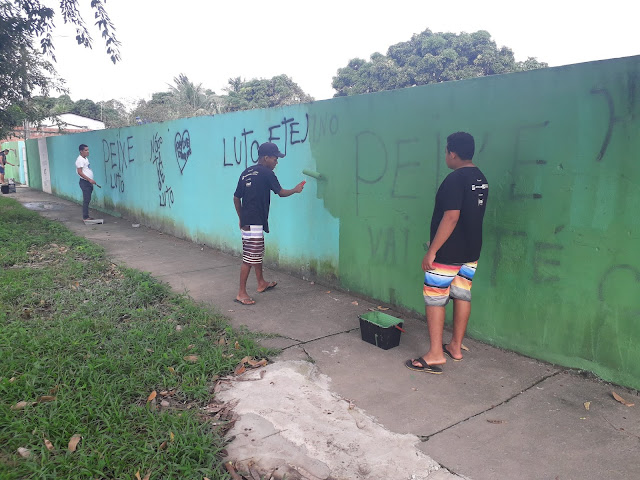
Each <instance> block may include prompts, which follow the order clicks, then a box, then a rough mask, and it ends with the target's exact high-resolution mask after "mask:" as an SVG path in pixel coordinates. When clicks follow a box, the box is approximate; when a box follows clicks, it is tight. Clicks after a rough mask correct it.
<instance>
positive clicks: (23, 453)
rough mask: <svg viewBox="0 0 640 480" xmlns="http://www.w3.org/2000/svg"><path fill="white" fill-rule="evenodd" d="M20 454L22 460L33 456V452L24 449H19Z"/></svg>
mask: <svg viewBox="0 0 640 480" xmlns="http://www.w3.org/2000/svg"><path fill="white" fill-rule="evenodd" d="M18 453H19V454H20V456H21V457H22V458H29V457H30V456H31V450H29V449H28V448H24V447H18Z"/></svg>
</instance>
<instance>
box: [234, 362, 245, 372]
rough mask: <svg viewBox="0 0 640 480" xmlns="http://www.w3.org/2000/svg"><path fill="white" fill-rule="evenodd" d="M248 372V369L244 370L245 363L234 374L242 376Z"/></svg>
mask: <svg viewBox="0 0 640 480" xmlns="http://www.w3.org/2000/svg"><path fill="white" fill-rule="evenodd" d="M246 371H247V369H246V368H244V363H241V364H239V365H238V366H237V367H236V369H235V370H234V371H233V373H235V374H236V375H241V374H243V373H244V372H246Z"/></svg>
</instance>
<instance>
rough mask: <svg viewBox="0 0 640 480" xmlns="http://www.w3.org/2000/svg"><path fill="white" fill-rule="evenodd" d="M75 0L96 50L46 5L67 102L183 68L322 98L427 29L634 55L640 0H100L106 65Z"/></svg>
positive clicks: (581, 55) (519, 51)
mask: <svg viewBox="0 0 640 480" xmlns="http://www.w3.org/2000/svg"><path fill="white" fill-rule="evenodd" d="M78 1H79V3H80V4H81V11H82V12H83V16H84V18H85V20H86V22H87V23H88V24H89V31H90V32H91V34H92V37H93V39H94V44H93V49H92V50H88V49H84V48H82V47H80V46H78V45H77V44H76V41H75V31H74V30H73V29H70V28H69V27H68V26H65V25H64V24H63V22H62V17H61V15H60V13H59V9H58V8H57V6H56V7H54V8H55V9H56V17H55V18H56V29H55V30H54V33H53V34H54V42H55V47H56V56H57V59H58V62H57V64H56V68H57V70H58V73H59V74H60V75H61V76H62V77H63V78H64V79H66V81H67V88H69V90H70V95H71V98H72V99H73V100H74V101H77V100H80V99H82V98H89V99H91V100H93V101H101V100H110V99H119V100H123V101H125V102H127V103H129V102H133V101H135V100H137V99H139V98H145V99H149V98H150V97H151V93H153V92H159V91H166V90H167V88H168V87H167V84H171V83H173V78H174V77H177V76H178V75H179V74H180V73H184V74H185V75H187V77H189V79H190V80H191V81H193V82H194V83H196V84H197V83H201V84H202V86H203V87H204V88H210V89H212V90H214V91H215V92H216V93H218V94H222V93H224V92H223V90H222V89H223V88H224V87H226V86H227V80H228V79H229V78H231V77H238V76H240V77H242V78H243V79H245V80H250V79H252V78H271V77H272V76H274V75H280V74H286V75H288V76H289V77H291V78H292V79H293V80H294V81H295V82H296V83H297V84H298V85H300V87H302V89H303V90H304V91H305V92H307V93H309V94H311V95H312V96H313V97H315V99H316V100H322V99H326V98H331V97H332V95H333V93H334V91H333V89H332V88H331V80H332V77H333V76H334V75H335V74H336V72H337V70H338V68H341V67H344V66H345V65H346V64H347V62H348V61H349V60H350V59H352V58H354V57H360V58H364V59H367V60H368V59H369V57H370V55H371V54H372V53H374V52H380V53H383V54H386V51H387V48H388V47H389V46H390V45H393V44H395V43H398V42H403V41H407V40H409V39H410V38H411V36H412V34H414V33H420V32H422V31H424V30H425V29H427V28H429V29H431V31H433V32H455V33H460V32H468V33H471V32H475V31H477V30H487V31H488V32H489V33H490V34H491V36H492V38H493V40H494V41H495V42H496V43H497V45H498V46H499V47H500V46H507V47H509V48H511V49H512V50H513V52H514V54H515V57H516V60H525V59H526V58H527V57H536V58H537V59H538V60H540V61H544V62H547V63H548V64H549V65H550V66H559V65H567V64H573V63H580V62H587V61H592V60H602V59H607V58H618V57H625V56H631V55H638V54H640V41H639V39H640V33H639V25H640V1H638V0H609V1H607V2H595V0H586V1H585V0H580V1H576V0H536V1H530V2H518V1H514V0H455V1H449V2H447V1H442V0H439V1H431V0H394V1H385V2H381V1H376V0H318V1H316V2H310V1H305V0H271V1H268V0H262V1H260V0H244V1H231V0H228V1H224V2H220V1H216V0H179V1H175V0H173V1H166V0H153V1H152V0H127V1H124V0H108V1H107V2H106V3H105V6H106V9H107V11H108V13H109V15H110V17H111V20H112V21H113V23H114V24H115V27H116V35H117V38H118V40H119V41H120V42H121V43H122V45H121V57H122V60H121V62H119V63H118V64H117V65H113V64H112V63H111V61H110V59H109V58H108V56H107V55H106V53H105V47H104V43H103V42H102V39H101V37H100V34H99V32H98V31H97V28H96V27H95V26H93V22H94V19H93V13H92V12H91V9H90V8H89V5H90V1H89V0H78ZM45 3H48V4H51V5H56V4H58V3H59V1H57V0H47V1H46V2H45ZM56 95H57V94H56Z"/></svg>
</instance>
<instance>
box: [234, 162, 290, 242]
mask: <svg viewBox="0 0 640 480" xmlns="http://www.w3.org/2000/svg"><path fill="white" fill-rule="evenodd" d="M280 190H282V187H281V186H280V182H279V181H278V177H276V174H275V173H273V170H271V169H270V168H269V167H266V166H264V165H260V164H257V165H254V166H252V167H249V168H247V169H246V170H245V171H244V172H242V174H241V175H240V179H239V180H238V186H237V187H236V191H235V193H234V194H233V195H234V196H235V197H237V198H239V199H241V200H242V209H241V213H240V222H241V223H242V226H245V225H262V227H263V229H264V231H265V232H266V233H269V206H270V204H271V192H272V191H273V192H274V193H280Z"/></svg>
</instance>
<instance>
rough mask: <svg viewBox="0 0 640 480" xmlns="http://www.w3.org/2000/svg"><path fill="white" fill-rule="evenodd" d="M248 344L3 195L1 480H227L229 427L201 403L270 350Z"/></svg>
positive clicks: (250, 340)
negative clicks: (229, 376) (225, 460)
mask: <svg viewBox="0 0 640 480" xmlns="http://www.w3.org/2000/svg"><path fill="white" fill-rule="evenodd" d="M254 339H255V337H254V336H252V335H251V334H250V333H249V332H244V331H241V332H238V331H234V330H232V329H231V328H230V327H229V325H228V324H227V323H226V321H225V319H224V317H223V316H221V315H219V314H217V313H215V312H214V311H213V310H212V309H210V308H207V307H205V306H203V305H200V304H196V303H195V302H193V301H192V300H190V299H188V298H186V297H185V296H182V295H178V294H175V293H172V292H171V291H170V289H169V287H168V286H167V285H165V284H162V283H160V282H158V281H157V280H155V279H154V278H152V277H151V276H149V275H148V274H146V273H141V272H139V271H136V270H132V269H128V268H123V267H120V266H117V265H114V264H113V263H111V262H109V261H108V260H107V259H106V258H105V254H104V251H103V249H102V248H101V247H99V246H96V245H94V244H92V243H90V242H89V241H87V240H85V239H84V238H81V237H78V236H76V235H74V234H73V233H71V232H70V231H69V230H67V229H66V227H64V226H62V225H61V224H59V223H56V222H51V221H48V220H46V219H44V218H42V217H40V216H39V215H38V214H36V213H34V212H31V211H29V210H27V209H25V208H24V207H22V206H21V205H20V204H19V203H18V202H16V201H15V200H12V199H5V198H0V478H2V479H3V480H10V479H39V480H43V479H58V480H60V479H73V480H76V479H134V478H140V479H144V478H149V479H176V480H177V479H179V480H187V479H199V480H202V479H204V478H205V477H206V478H209V479H211V480H213V479H223V478H224V479H227V478H230V477H229V475H228V474H227V473H226V472H225V469H224V467H223V458H222V456H221V451H222V450H223V449H224V445H225V441H224V438H223V435H224V432H225V431H226V428H227V427H228V425H225V422H224V417H223V419H222V421H221V419H220V418H218V417H219V415H210V414H207V410H206V409H203V408H202V407H204V406H206V405H208V404H210V403H212V402H215V399H214V393H213V386H214V383H215V380H216V379H217V378H218V377H219V376H223V375H227V374H230V373H232V372H233V371H234V369H235V368H236V367H237V366H238V365H239V363H241V362H242V361H243V360H245V361H246V358H245V357H250V358H251V359H261V358H263V357H265V356H266V355H268V354H270V353H272V352H269V351H267V350H265V349H262V348H260V347H259V346H258V345H257V344H256V343H255V341H254ZM214 411H215V409H214ZM76 442H77V444H76V445H75V448H74V445H73V444H74V443H76Z"/></svg>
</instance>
